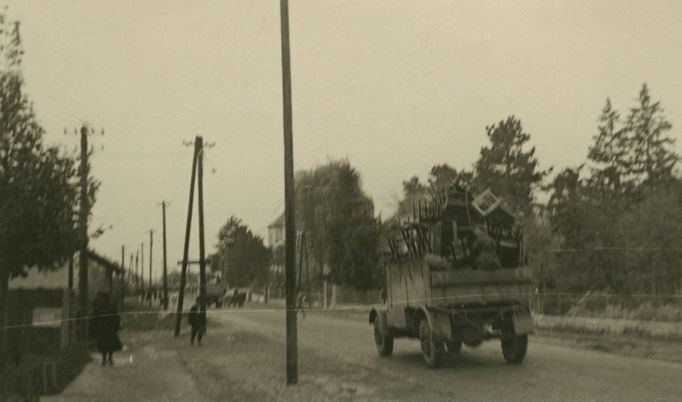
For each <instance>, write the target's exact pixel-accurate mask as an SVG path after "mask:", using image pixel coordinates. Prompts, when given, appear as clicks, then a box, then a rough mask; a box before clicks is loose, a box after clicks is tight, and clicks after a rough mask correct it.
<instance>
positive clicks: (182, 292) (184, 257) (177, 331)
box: [175, 141, 199, 338]
mask: <svg viewBox="0 0 682 402" xmlns="http://www.w3.org/2000/svg"><path fill="white" fill-rule="evenodd" d="M198 149H199V148H198V141H195V142H194V156H193V157H192V178H191V179H190V184H189V205H188V206H187V225H186V226H185V245H184V247H183V252H182V269H181V270H180V293H179V294H178V313H177V314H176V318H175V337H176V338H177V337H178V336H180V320H181V319H182V304H183V301H184V298H185V281H186V278H187V260H188V258H189V256H188V254H189V237H190V233H191V230H190V229H191V228H192V205H193V203H194V180H195V177H196V173H197V154H198V153H199V152H198Z"/></svg>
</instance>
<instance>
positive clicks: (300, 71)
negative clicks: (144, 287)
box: [9, 0, 682, 273]
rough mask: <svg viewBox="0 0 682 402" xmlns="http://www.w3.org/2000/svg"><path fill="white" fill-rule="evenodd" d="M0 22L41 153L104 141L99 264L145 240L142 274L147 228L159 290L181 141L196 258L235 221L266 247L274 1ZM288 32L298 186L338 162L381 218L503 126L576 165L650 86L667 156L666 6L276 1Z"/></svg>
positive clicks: (18, 8)
mask: <svg viewBox="0 0 682 402" xmlns="http://www.w3.org/2000/svg"><path fill="white" fill-rule="evenodd" d="M9 5H10V8H9V14H10V15H11V16H12V17H14V18H18V19H19V20H20V21H21V24H22V35H23V41H24V42H23V43H24V47H25V50H26V55H25V58H24V74H25V78H26V84H27V90H28V92H29V96H30V98H31V99H32V101H33V102H34V103H35V109H36V112H37V114H38V117H39V120H40V121H41V123H42V124H43V126H44V127H45V128H46V129H47V131H48V132H49V135H48V140H49V141H50V142H54V143H62V144H65V145H67V146H68V147H69V148H70V149H72V148H73V147H75V146H76V144H77V143H78V138H77V137H76V136H75V135H73V134H72V132H73V128H74V127H78V126H79V125H80V123H81V122H82V121H88V122H90V123H91V124H92V125H93V126H94V127H96V128H98V131H99V128H103V129H104V130H105V134H104V136H96V137H93V138H92V139H91V141H92V142H93V143H94V145H95V148H96V150H97V153H96V154H95V155H94V158H93V171H92V172H93V174H94V175H95V176H96V177H97V178H98V179H99V180H101V181H102V187H101V190H100V192H99V195H98V201H97V204H96V205H95V207H94V211H93V213H94V217H93V226H96V225H99V224H104V225H113V228H112V229H111V230H109V231H108V232H107V233H106V234H104V236H102V237H101V238H99V239H97V240H94V241H93V242H92V245H93V247H94V248H95V249H96V250H97V251H98V252H100V253H101V254H103V255H106V256H109V257H111V258H115V259H118V258H120V247H121V245H123V244H125V245H126V249H127V250H128V251H130V250H131V249H134V248H139V246H140V243H142V242H143V241H144V242H145V243H146V245H145V248H146V249H145V259H146V261H145V266H147V264H148V258H149V257H148V256H149V254H148V248H147V247H148V241H149V234H148V231H149V229H154V230H155V236H154V270H155V273H158V272H160V269H161V268H160V267H161V207H160V206H159V205H158V204H159V203H160V202H161V200H164V199H165V200H167V201H169V202H170V203H171V205H170V207H169V208H168V260H169V266H170V267H172V268H175V262H176V261H177V260H179V259H180V258H181V257H182V242H183V236H184V225H185V219H186V208H187V197H188V189H189V174H190V168H191V166H190V165H191V158H192V150H191V148H187V147H185V146H183V144H182V142H183V141H186V140H191V139H192V138H193V137H194V136H195V135H202V136H203V137H204V138H205V140H206V141H211V142H215V143H216V146H215V147H214V148H211V149H209V150H207V151H206V164H205V171H206V177H205V184H204V187H205V216H206V218H205V220H206V238H207V246H208V248H209V250H207V252H210V251H211V249H212V248H213V246H214V244H215V243H216V235H217V232H218V229H219V227H220V226H221V225H222V224H223V223H224V222H225V221H226V220H227V218H228V217H229V216H230V215H232V214H234V215H237V216H239V217H240V218H242V219H243V220H244V221H245V222H246V223H247V224H248V225H250V226H251V227H252V228H253V230H254V231H255V232H256V233H258V234H261V235H263V236H265V234H266V226H267V225H268V223H270V222H271V221H272V220H273V219H275V218H276V217H277V216H278V214H279V213H280V212H281V211H282V207H283V194H284V189H283V157H282V155H283V140H282V89H281V88H282V85H281V64H280V63H281V54H280V36H279V32H280V31H279V29H280V25H279V2H278V1H275V0H271V1H264V0H262V1H253V0H230V1H228V0H220V1H191V2H190V1H169V0H163V1H161V0H159V1H150V0H147V1H132V0H126V1H123V0H116V1H113V0H112V1H106V2H105V1H64V0H51V1H38V0H33V1H24V0H22V1H9ZM290 25H291V48H292V70H293V84H292V85H293V113H294V149H295V150H294V158H295V162H294V164H295V168H296V169H297V170H299V169H308V168H312V167H314V166H315V165H317V164H320V163H324V162H325V161H327V160H328V159H335V158H344V157H348V158H349V159H350V161H351V163H352V164H353V165H354V166H356V167H357V168H358V170H359V171H360V172H361V174H362V178H363V183H364V189H365V191H366V192H367V193H368V194H370V195H371V197H372V198H373V199H374V202H375V205H376V209H377V211H381V212H382V214H383V216H388V215H390V213H392V212H393V210H394V208H395V206H396V198H397V197H398V196H399V194H400V192H401V182H402V181H403V180H406V179H407V178H409V177H410V176H412V175H415V174H417V175H420V176H422V177H424V176H425V175H426V173H427V172H428V170H429V168H430V167H431V166H433V165H434V164H436V163H444V162H447V163H449V164H451V165H452V166H454V167H456V168H469V167H470V166H471V165H472V163H473V162H474V161H475V160H476V158H477V157H478V153H479V150H480V148H481V147H482V146H483V145H484V144H485V142H486V137H485V126H486V125H490V124H492V123H495V122H496V121H499V120H501V119H503V118H505V117H507V116H508V115H511V114H514V115H516V116H517V117H519V118H520V119H521V120H522V122H523V126H524V128H525V129H526V131H528V132H529V133H530V134H531V140H532V143H533V144H534V145H535V146H536V147H537V156H538V158H539V160H540V163H541V166H542V167H543V168H546V167H549V166H555V167H557V168H563V167H566V166H575V165H577V164H580V163H581V162H582V161H584V159H585V155H586V152H587V147H588V146H589V144H590V142H591V140H592V136H593V135H595V133H596V125H597V117H598V116H599V112H600V110H601V108H602V106H603V104H604V100H605V99H606V97H607V96H609V97H611V99H612V101H613V103H614V105H615V107H616V108H618V109H619V110H621V111H623V112H624V113H625V112H626V111H627V109H628V108H629V107H630V106H631V105H633V101H634V98H635V97H636V96H637V93H638V91H639V89H640V86H641V84H642V83H643V82H646V83H648V85H649V86H650V88H651V91H652V95H653V97H654V99H657V100H660V101H661V102H662V105H663V107H664V108H665V110H666V114H667V116H668V117H669V119H670V120H671V121H672V122H673V125H674V128H673V131H672V133H671V135H672V136H673V137H674V138H676V139H677V141H678V143H679V142H680V141H681V140H680V137H681V134H680V130H679V128H678V127H680V125H682V90H681V86H682V2H680V1H669V2H662V1H659V2H655V1H614V2H611V1H592V0H590V1H563V2H560V1H488V2H484V1H467V2H462V1H432V0H424V1H414V0H410V1H385V0H376V1H350V0H343V1H329V0H309V1H299V0H291V4H290ZM65 127H66V128H68V129H69V135H67V136H65V135H64V134H63V131H64V128H65ZM677 149H678V151H679V144H678V147H677ZM195 216H196V215H195ZM197 222H198V221H197V220H196V218H195V219H194V229H195V230H194V231H193V240H192V242H193V248H192V257H193V258H196V256H197V254H198V252H197V251H196V250H197V249H198V248H197V247H196V246H195V245H196V243H198V235H197V233H198V232H197V231H196V228H197V226H196V224H197ZM126 260H127V258H126ZM127 263H128V261H126V264H127Z"/></svg>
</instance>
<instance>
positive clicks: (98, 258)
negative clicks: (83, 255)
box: [88, 250, 121, 273]
mask: <svg viewBox="0 0 682 402" xmlns="http://www.w3.org/2000/svg"><path fill="white" fill-rule="evenodd" d="M88 258H92V259H93V260H94V261H95V262H97V263H98V264H99V265H102V266H104V267H105V268H108V269H111V270H113V272H115V273H120V272H121V266H120V265H119V264H117V263H115V262H113V261H111V260H110V259H108V258H106V257H103V256H101V255H99V254H97V253H95V252H94V251H92V250H88Z"/></svg>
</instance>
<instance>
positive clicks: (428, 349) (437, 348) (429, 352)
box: [419, 318, 445, 367]
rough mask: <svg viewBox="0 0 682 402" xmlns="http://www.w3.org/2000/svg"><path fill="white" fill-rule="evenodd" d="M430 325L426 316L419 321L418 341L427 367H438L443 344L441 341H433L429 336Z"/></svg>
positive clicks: (441, 360)
mask: <svg viewBox="0 0 682 402" xmlns="http://www.w3.org/2000/svg"><path fill="white" fill-rule="evenodd" d="M431 332H432V331H431V327H430V326H429V321H428V320H427V319H426V318H422V319H421V321H420V322H419V341H420V342H421V347H422V354H423V355H424V361H426V364H428V365H429V367H438V366H440V365H441V363H443V353H444V352H445V346H444V345H443V342H439V341H434V340H433V339H432V337H431Z"/></svg>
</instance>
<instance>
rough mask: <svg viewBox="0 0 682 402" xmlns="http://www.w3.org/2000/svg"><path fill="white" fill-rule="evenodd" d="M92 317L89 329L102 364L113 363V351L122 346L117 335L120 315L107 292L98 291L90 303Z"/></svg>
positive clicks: (119, 327) (119, 326)
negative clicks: (95, 341)
mask: <svg viewBox="0 0 682 402" xmlns="http://www.w3.org/2000/svg"><path fill="white" fill-rule="evenodd" d="M92 306H93V317H92V323H91V331H92V332H93V335H94V337H95V339H97V350H99V352H100V353H101V354H102V366H105V365H106V364H107V362H108V363H109V365H111V366H113V365H114V358H113V355H114V352H117V351H119V350H121V349H122V348H123V344H122V343H121V340H120V339H119V337H118V331H119V330H120V329H121V315H120V314H119V312H118V309H117V308H116V306H115V304H114V303H112V302H111V300H110V297H109V294H108V293H104V292H98V293H97V296H96V297H95V301H94V302H93V303H92Z"/></svg>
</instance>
